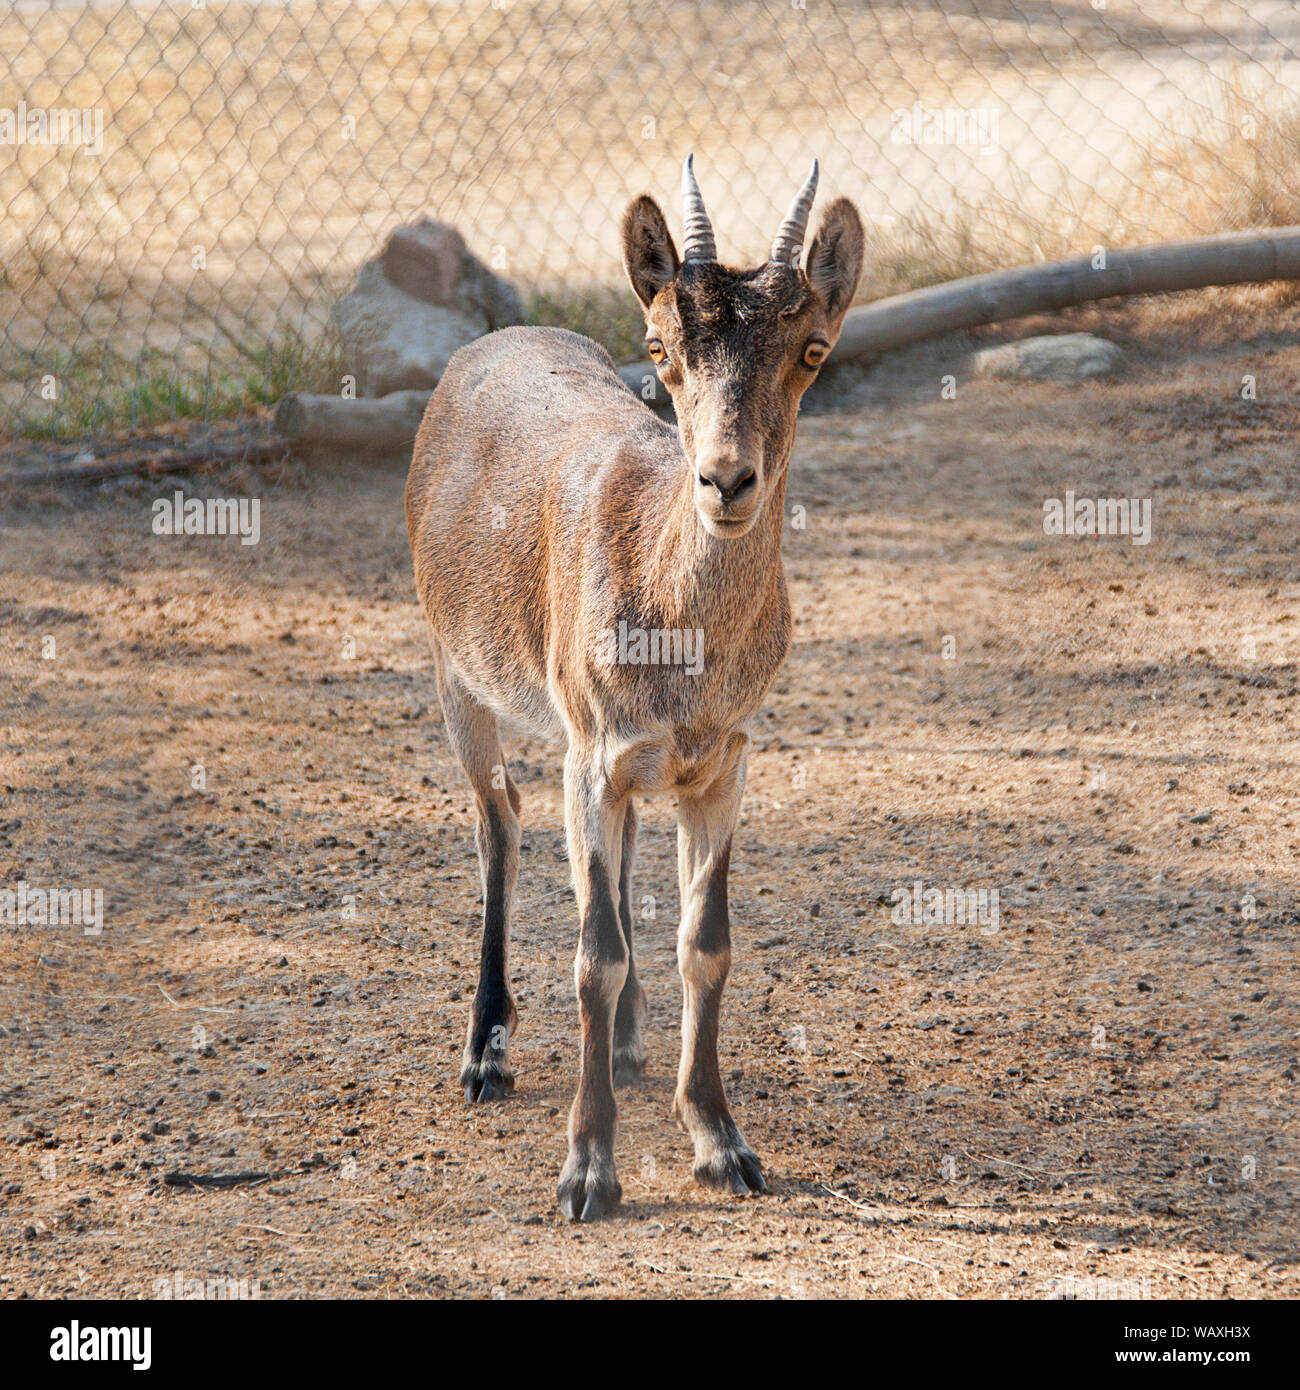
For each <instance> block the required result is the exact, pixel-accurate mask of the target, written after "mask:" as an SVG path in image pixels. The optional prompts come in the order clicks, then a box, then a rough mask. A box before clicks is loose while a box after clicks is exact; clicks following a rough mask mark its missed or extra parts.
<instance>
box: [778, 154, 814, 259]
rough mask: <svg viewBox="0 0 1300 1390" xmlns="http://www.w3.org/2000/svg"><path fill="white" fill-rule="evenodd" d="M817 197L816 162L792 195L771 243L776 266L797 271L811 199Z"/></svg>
mask: <svg viewBox="0 0 1300 1390" xmlns="http://www.w3.org/2000/svg"><path fill="white" fill-rule="evenodd" d="M816 195H817V161H816V160H815V159H814V160H813V162H812V169H811V170H809V173H808V178H807V180H806V182H805V183H804V186H803V187H802V188H801V189H800V190H799V191H798V193H796V194H795V195H794V202H793V203H791V204H790V211H789V212H787V213H786V215H785V221H784V222H782V223H781V230H780V231H779V232H777V234H776V240H775V241H774V242H773V243H772V255H771V257H770V259H771V260H773V261H775V262H776V263H777V264H778V265H792V266H794V267H795V269H796V270H797V269H798V267H799V257H800V255H801V254H802V252H803V239H804V236H805V235H806V234H807V231H808V214H809V213H810V212H811V211H812V205H813V198H814V197H816Z"/></svg>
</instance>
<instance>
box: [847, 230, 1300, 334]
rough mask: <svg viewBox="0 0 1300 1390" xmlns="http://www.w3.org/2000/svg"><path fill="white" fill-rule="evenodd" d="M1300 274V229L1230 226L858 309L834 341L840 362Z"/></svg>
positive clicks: (1030, 267)
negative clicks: (1010, 323) (1034, 320)
mask: <svg viewBox="0 0 1300 1390" xmlns="http://www.w3.org/2000/svg"><path fill="white" fill-rule="evenodd" d="M1297 279H1300V227H1280V228H1277V229H1276V230H1271V231H1256V232H1230V233H1228V234H1226V235H1223V236H1209V237H1199V238H1197V239H1196V240H1195V241H1180V242H1171V243H1169V244H1168V245H1164V246H1146V247H1142V248H1141V249H1139V250H1136V251H1107V252H1106V256H1105V268H1104V269H1095V268H1094V265H1093V258H1092V257H1091V256H1078V257H1075V258H1074V259H1072V260H1068V261H1049V262H1047V263H1045V264H1043V265H1027V266H1018V267H1017V268H1016V269H1015V270H997V271H993V272H991V273H990V274H987V275H972V276H969V277H967V278H966V279H964V280H952V281H949V282H948V283H947V284H943V285H932V286H931V287H930V288H928V289H924V290H912V291H911V292H909V293H908V294H898V295H892V296H891V297H890V298H888V299H881V300H878V301H877V302H876V303H875V304H864V305H862V306H861V307H860V308H857V309H851V310H850V311H849V314H848V316H847V318H846V319H845V320H844V329H843V331H842V332H841V334H840V340H839V342H838V343H837V344H836V345H835V356H836V357H837V358H839V359H841V360H847V359H850V358H854V357H862V356H864V355H867V354H870V353H878V352H886V351H889V350H890V349H893V348H900V347H906V346H907V345H908V344H910V343H916V342H920V341H921V340H922V339H924V338H933V337H937V336H938V335H939V334H941V333H952V332H955V331H956V330H957V329H961V328H974V327H976V326H977V325H979V324H985V323H1001V322H1004V321H1005V320H1008V319H1016V318H1023V317H1025V315H1027V314H1040V313H1045V312H1047V311H1049V310H1052V309H1065V308H1069V307H1070V306H1071V305H1074V304H1085V303H1087V302H1088V301H1090V300H1094V299H1111V298H1115V297H1117V296H1121V295H1135V294H1165V293H1170V292H1174V291H1179V290H1201V289H1206V288H1208V287H1209V286H1211V285H1244V284H1258V283H1261V282H1263V281H1267V280H1297Z"/></svg>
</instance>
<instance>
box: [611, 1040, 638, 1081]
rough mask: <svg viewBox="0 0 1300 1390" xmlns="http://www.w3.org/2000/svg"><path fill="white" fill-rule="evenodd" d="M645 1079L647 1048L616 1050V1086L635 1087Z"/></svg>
mask: <svg viewBox="0 0 1300 1390" xmlns="http://www.w3.org/2000/svg"><path fill="white" fill-rule="evenodd" d="M644 1079H645V1048H643V1047H616V1048H615V1049H614V1085H615V1086H635V1085H637V1084H638V1083H639V1082H641V1081H643V1080H644Z"/></svg>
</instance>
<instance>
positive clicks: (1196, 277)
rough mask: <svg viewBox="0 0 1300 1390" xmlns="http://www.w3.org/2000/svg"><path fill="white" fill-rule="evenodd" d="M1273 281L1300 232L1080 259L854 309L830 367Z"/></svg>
mask: <svg viewBox="0 0 1300 1390" xmlns="http://www.w3.org/2000/svg"><path fill="white" fill-rule="evenodd" d="M1268 280H1300V227H1279V228H1276V229H1274V230H1267V231H1255V232H1229V233H1227V234H1225V235H1223V236H1208V237H1199V238H1197V239H1196V240H1195V241H1179V242H1170V243H1167V244H1165V245H1163V246H1144V247H1142V248H1140V249H1138V250H1135V251H1108V252H1107V253H1106V267H1105V269H1104V270H1094V269H1093V264H1092V257H1091V256H1078V257H1075V258H1074V259H1072V260H1068V261H1048V262H1046V263H1045V264H1042V265H1026V266H1017V267H1016V268H1015V269H1014V270H995V271H991V272H989V274H987V275H971V276H969V277H967V278H966V279H964V280H949V281H948V282H946V283H945V284H942V285H932V286H930V287H929V288H927V289H923V290H909V291H908V292H907V293H906V294H895V295H890V297H889V298H888V299H878V300H877V301H876V302H875V303H874V304H863V305H860V306H859V307H858V308H856V309H850V310H849V312H848V314H847V316H846V317H845V319H844V328H843V330H842V331H841V333H840V340H839V342H838V343H836V345H835V353H834V356H833V358H832V360H833V361H837V362H844V361H849V360H852V359H853V358H855V357H868V356H875V355H877V354H879V353H882V352H888V351H890V350H891V349H894V348H901V347H907V346H909V345H910V344H912V343H918V342H921V341H922V340H923V339H925V338H936V337H938V336H940V335H941V334H943V333H953V332H955V331H957V330H958V329H961V328H975V327H978V326H979V325H980V324H985V323H1001V322H1003V321H1005V320H1009V319H1017V318H1024V317H1025V316H1026V315H1027V314H1041V313H1047V312H1049V311H1050V310H1053V309H1067V308H1069V307H1070V306H1071V305H1073V304H1086V303H1088V301H1089V300H1093V299H1113V298H1117V297H1120V296H1125V295H1135V294H1167V293H1172V292H1175V291H1179V290H1203V289H1207V288H1208V287H1209V286H1211V285H1245V284H1259V283H1263V282H1265V281H1268ZM619 371H620V372H621V373H622V376H623V380H624V381H626V382H627V383H628V386H629V387H631V388H632V389H634V390H638V385H637V384H638V383H640V382H642V381H643V380H644V379H645V378H646V377H647V376H650V377H653V375H654V364H653V363H651V362H634V363H632V364H631V365H629V366H626V367H620V368H619ZM638 394H639V390H638ZM667 396H668V393H667V391H665V390H664V389H663V388H662V387H660V388H659V398H658V399H653V400H651V399H647V401H646V404H647V405H650V406H653V407H654V408H655V409H664V408H666V407H667V405H668V404H669V402H668V400H667Z"/></svg>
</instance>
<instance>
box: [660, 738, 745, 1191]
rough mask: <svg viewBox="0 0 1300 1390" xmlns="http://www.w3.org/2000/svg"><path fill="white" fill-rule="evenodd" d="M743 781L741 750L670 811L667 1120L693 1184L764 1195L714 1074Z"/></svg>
mask: <svg viewBox="0 0 1300 1390" xmlns="http://www.w3.org/2000/svg"><path fill="white" fill-rule="evenodd" d="M744 782H745V758H744V743H743V742H742V743H741V744H740V746H739V747H738V749H737V752H736V755H735V759H734V762H733V763H732V764H731V766H730V767H729V768H728V769H727V771H726V772H725V773H724V775H723V776H722V777H720V778H719V779H718V781H717V782H716V783H714V785H713V786H711V787H710V788H709V789H708V791H707V792H705V793H704V794H702V795H696V796H688V795H685V794H683V795H682V796H681V797H679V799H678V810H677V876H678V883H679V886H680V888H681V898H682V922H681V927H680V930H679V932H678V936H677V967H678V969H679V971H680V972H681V977H682V996H683V1002H682V1060H681V1066H680V1068H679V1069H678V1072H677V1094H676V1096H675V1097H674V1100H673V1114H674V1115H675V1116H676V1117H677V1122H678V1124H680V1125H681V1127H682V1128H683V1129H684V1130H686V1132H687V1133H688V1134H689V1135H690V1136H691V1140H692V1142H693V1143H694V1145H695V1180H696V1182H699V1183H703V1184H704V1186H705V1187H716V1188H720V1189H722V1190H723V1191H725V1192H735V1193H739V1194H744V1193H746V1192H766V1191H767V1184H766V1183H765V1182H764V1181H763V1166H762V1164H761V1163H760V1162H759V1159H758V1155H757V1154H756V1153H755V1152H754V1151H753V1150H752V1149H751V1148H750V1147H749V1145H748V1144H746V1143H745V1140H744V1138H743V1136H742V1135H741V1133H740V1130H739V1129H737V1127H736V1122H735V1120H733V1119H732V1118H731V1111H730V1110H729V1109H728V1108H727V1097H726V1093H725V1092H724V1091H723V1089H722V1075H721V1073H720V1071H719V1070H718V1014H719V1011H720V1009H721V1005H722V991H723V989H724V988H725V987H726V983H727V973H728V971H729V970H730V968H731V920H730V917H729V915H728V911H727V871H728V869H729V867H730V863H731V837H732V832H733V831H734V829H735V825H736V820H737V817H738V815H739V812H740V796H741V791H742V789H743V787H744Z"/></svg>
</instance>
